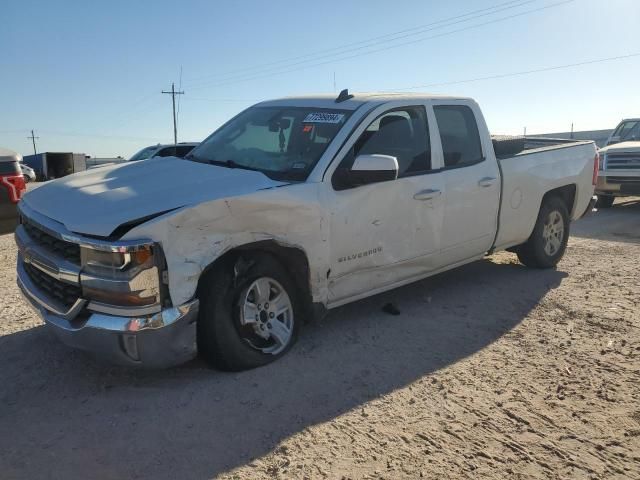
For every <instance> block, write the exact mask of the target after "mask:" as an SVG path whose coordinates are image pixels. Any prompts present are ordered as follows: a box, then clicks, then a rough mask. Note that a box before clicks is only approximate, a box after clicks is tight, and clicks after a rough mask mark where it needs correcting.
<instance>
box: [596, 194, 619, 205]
mask: <svg viewBox="0 0 640 480" xmlns="http://www.w3.org/2000/svg"><path fill="white" fill-rule="evenodd" d="M615 200H616V197H614V196H613V195H598V201H597V202H596V208H611V207H612V206H613V202H615Z"/></svg>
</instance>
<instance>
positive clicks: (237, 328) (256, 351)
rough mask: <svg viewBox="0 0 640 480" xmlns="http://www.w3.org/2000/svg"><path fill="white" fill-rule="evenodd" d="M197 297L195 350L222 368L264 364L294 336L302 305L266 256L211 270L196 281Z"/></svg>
mask: <svg viewBox="0 0 640 480" xmlns="http://www.w3.org/2000/svg"><path fill="white" fill-rule="evenodd" d="M198 298H200V304H201V309H200V316H199V319H198V328H197V333H198V349H199V351H200V353H201V354H202V356H203V357H204V358H205V360H206V361H207V362H209V363H210V364H212V365H213V366H215V367H218V368H220V369H222V370H231V371H237V370H246V369H250V368H255V367H259V366H262V365H266V364H267V363H270V362H272V361H274V360H276V359H278V358H280V357H281V356H282V355H284V354H285V353H286V352H287V351H288V350H289V349H290V348H291V347H292V346H293V344H294V343H295V341H296V339H297V336H298V331H299V329H300V323H301V319H300V317H299V315H298V314H299V312H301V311H302V309H301V308H300V307H299V300H298V294H297V291H296V288H295V284H294V283H293V281H292V280H291V278H290V276H289V275H288V273H287V271H286V270H285V269H284V268H283V267H282V265H281V264H280V262H278V261H277V260H276V259H275V258H274V257H272V256H271V255H268V254H256V255H252V256H250V257H247V258H239V259H237V260H236V261H235V262H233V264H230V263H227V264H226V265H220V266H219V267H216V268H214V270H212V271H211V272H209V273H208V274H206V277H205V278H203V280H202V281H201V284H200V287H199V288H198Z"/></svg>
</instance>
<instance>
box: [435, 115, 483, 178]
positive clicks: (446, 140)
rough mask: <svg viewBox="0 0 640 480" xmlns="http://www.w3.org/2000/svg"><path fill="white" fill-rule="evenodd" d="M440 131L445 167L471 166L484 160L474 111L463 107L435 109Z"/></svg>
mask: <svg viewBox="0 0 640 480" xmlns="http://www.w3.org/2000/svg"><path fill="white" fill-rule="evenodd" d="M433 110H434V112H435V114H436V120H437V122H438V128H439V129H440V141H441V142H442V152H443V154H444V166H445V167H460V166H463V165H471V164H473V163H477V162H479V161H480V160H482V147H481V145H480V134H479V133H478V126H477V124H476V118H475V116H474V115H473V111H472V110H471V109H470V108H469V107H466V106H463V105H438V106H436V107H434V108H433Z"/></svg>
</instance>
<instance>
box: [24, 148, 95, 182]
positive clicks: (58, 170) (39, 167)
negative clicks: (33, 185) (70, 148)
mask: <svg viewBox="0 0 640 480" xmlns="http://www.w3.org/2000/svg"><path fill="white" fill-rule="evenodd" d="M85 157H86V155H85V154H84V153H71V152H44V153H38V154H37V155H27V156H25V157H23V161H24V163H25V164H27V165H29V166H30V167H31V168H33V169H34V170H35V172H36V177H37V179H38V180H39V181H43V180H52V179H54V178H60V177H64V176H66V175H71V174H72V173H76V172H82V171H84V170H86V169H87V164H86V159H85Z"/></svg>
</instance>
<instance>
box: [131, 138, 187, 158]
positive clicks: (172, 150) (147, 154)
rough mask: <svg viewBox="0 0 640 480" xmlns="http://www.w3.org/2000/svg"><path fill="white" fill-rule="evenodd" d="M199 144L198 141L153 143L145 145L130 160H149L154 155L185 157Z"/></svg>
mask: <svg viewBox="0 0 640 480" xmlns="http://www.w3.org/2000/svg"><path fill="white" fill-rule="evenodd" d="M197 146H198V143H197V142H182V143H178V144H177V145H174V144H171V145H160V144H158V145H152V146H150V147H145V148H143V149H142V150H140V151H139V152H137V153H136V154H135V155H134V156H132V157H131V158H130V159H129V162H137V161H138V160H147V159H149V158H154V157H178V158H184V157H185V156H186V155H187V154H188V153H189V152H190V151H191V150H193V149H194V148H195V147H197Z"/></svg>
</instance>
